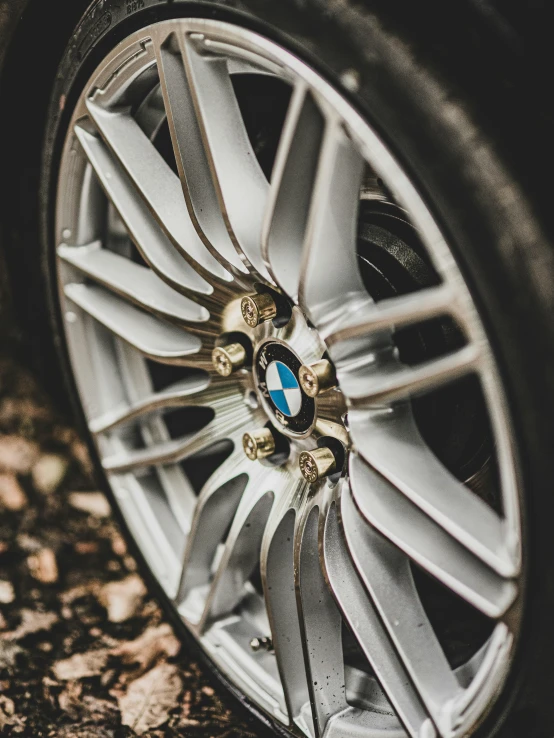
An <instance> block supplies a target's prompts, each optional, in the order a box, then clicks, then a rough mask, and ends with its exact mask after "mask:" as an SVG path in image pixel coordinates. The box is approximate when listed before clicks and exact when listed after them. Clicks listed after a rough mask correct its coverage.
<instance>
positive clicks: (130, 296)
mask: <svg viewBox="0 0 554 738" xmlns="http://www.w3.org/2000/svg"><path fill="white" fill-rule="evenodd" d="M58 256H60V258H61V259H63V261H65V262H66V263H67V264H71V265H72V266H74V267H75V268H77V269H78V270H79V271H80V272H82V273H83V274H85V275H86V276H87V277H90V278H91V279H93V280H94V281H95V282H98V283H99V284H101V285H102V286H103V287H106V288H107V289H109V290H111V291H112V292H115V293H116V294H117V295H120V296H121V297H124V298H125V299H127V300H129V301H130V302H133V303H135V305H138V306H139V307H141V308H143V309H144V310H146V311H147V312H149V313H152V314H153V315H156V316H158V317H160V318H164V319H166V320H169V321H171V322H173V323H176V324H177V325H182V326H186V327H187V329H188V332H189V333H193V334H204V333H206V330H207V327H208V326H210V327H211V328H212V332H214V330H215V328H214V326H213V325H212V324H210V323H209V322H208V320H209V317H210V314H209V312H208V311H207V310H206V308H203V307H202V306H200V305H198V304H197V303H195V302H193V301H192V300H189V299H188V298H187V297H185V296H184V295H180V294H179V293H178V292H175V290H173V289H171V287H169V286H168V285H167V284H166V282H164V281H163V280H162V279H160V278H159V277H158V276H157V275H156V274H155V273H154V272H153V271H152V270H151V269H148V268H147V267H143V266H140V264H135V262H133V261H131V260H130V259H126V258H125V257H123V256H119V255H118V254H116V253H115V252H113V251H108V250H107V249H103V248H101V246H100V243H99V242H95V243H93V244H89V245H87V246H64V245H62V246H59V247H58Z"/></svg>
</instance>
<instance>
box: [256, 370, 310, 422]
mask: <svg viewBox="0 0 554 738" xmlns="http://www.w3.org/2000/svg"><path fill="white" fill-rule="evenodd" d="M265 381H266V384H267V391H268V392H269V397H270V399H271V402H272V403H273V404H274V405H275V407H276V408H277V409H278V410H280V411H281V412H282V413H283V415H286V416H287V417H289V418H292V417H294V416H295V415H298V413H299V412H300V408H301V407H302V390H301V389H300V385H299V384H298V380H297V379H296V377H295V376H294V374H293V373H292V371H291V369H289V368H288V366H287V365H286V364H283V362H282V361H272V362H271V364H270V365H269V366H268V367H267V369H266V372H265Z"/></svg>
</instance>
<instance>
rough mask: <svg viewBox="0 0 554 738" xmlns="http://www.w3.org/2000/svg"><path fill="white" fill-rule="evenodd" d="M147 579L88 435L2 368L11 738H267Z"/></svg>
mask: <svg viewBox="0 0 554 738" xmlns="http://www.w3.org/2000/svg"><path fill="white" fill-rule="evenodd" d="M136 569H137V567H136V564H135V561H134V560H133V558H132V557H131V556H130V555H129V554H128V553H127V550H126V546H125V542H124V540H123V538H122V537H121V534H120V532H119V530H118V527H117V525H116V524H115V522H114V520H113V519H112V518H111V514H110V508H109V504H108V502H107V500H106V498H105V497H104V496H103V495H102V494H101V493H100V492H98V491H95V490H94V486H93V483H92V481H91V476H90V469H89V460H88V456H87V452H86V449H85V447H84V446H83V444H82V442H81V441H80V439H79V438H78V436H77V434H76V432H75V431H74V430H73V429H72V428H70V427H67V426H66V425H64V424H63V423H62V422H61V421H60V419H59V417H57V415H56V413H55V412H54V411H53V409H52V407H51V406H50V404H49V402H48V400H47V398H46V397H45V396H44V395H43V393H42V392H41V390H40V388H39V387H38V386H37V384H36V382H35V381H34V380H33V378H32V377H31V376H30V374H29V373H28V372H27V371H26V370H24V369H23V368H22V367H21V366H17V365H15V364H14V363H13V361H12V360H9V359H2V358H0V734H1V735H7V736H12V735H17V736H33V738H40V737H41V736H49V737H50V736H51V737H56V738H108V737H109V738H128V737H129V736H134V735H142V736H150V737H151V738H154V737H156V738H162V737H163V738H167V737H169V736H171V737H172V738H175V737H176V736H187V737H189V736H190V738H209V737H213V738H235V737H236V738H246V736H256V735H258V736H259V735H260V732H259V730H258V731H256V726H255V724H251V722H250V720H249V718H248V717H247V716H245V715H244V713H243V711H242V710H240V709H238V708H236V707H235V705H234V703H233V702H232V701H231V700H230V699H229V698H228V697H226V695H225V693H224V691H223V690H222V689H221V687H218V685H216V684H214V683H213V682H212V681H209V680H208V678H207V675H206V674H205V672H203V671H202V670H201V669H200V668H199V666H198V665H197V664H196V663H195V662H194V661H193V660H191V659H190V658H189V656H188V655H187V653H185V652H184V649H182V648H181V645H180V643H179V641H178V640H177V639H176V637H175V635H174V634H173V631H172V629H171V627H170V625H169V624H168V623H167V622H166V621H165V620H164V617H163V615H162V613H161V611H160V609H159V607H158V606H157V604H156V602H155V601H154V600H153V599H152V598H151V597H150V595H149V592H148V591H147V589H146V586H145V584H144V583H143V581H142V579H141V578H140V576H139V574H138V573H137V570H136Z"/></svg>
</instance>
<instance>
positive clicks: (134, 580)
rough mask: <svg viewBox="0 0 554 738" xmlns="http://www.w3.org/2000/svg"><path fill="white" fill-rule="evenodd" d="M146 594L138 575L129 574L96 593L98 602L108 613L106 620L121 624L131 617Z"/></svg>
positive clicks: (109, 583)
mask: <svg viewBox="0 0 554 738" xmlns="http://www.w3.org/2000/svg"><path fill="white" fill-rule="evenodd" d="M145 594H146V587H145V586H144V582H143V581H142V579H141V578H140V577H139V576H138V574H130V575H129V576H128V577H125V579H121V580H120V581H118V582H108V584H105V585H104V586H103V587H102V588H101V589H100V591H99V592H98V601H99V602H100V604H101V605H103V606H104V607H105V608H106V610H107V611H108V620H110V621H111V622H112V623H122V622H124V621H125V620H128V619H129V618H131V617H133V615H135V614H136V612H137V610H138V609H139V607H140V606H141V604H142V598H143V597H144V595H145Z"/></svg>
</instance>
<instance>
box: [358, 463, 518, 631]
mask: <svg viewBox="0 0 554 738" xmlns="http://www.w3.org/2000/svg"><path fill="white" fill-rule="evenodd" d="M350 478H351V484H352V494H353V496H354V499H355V501H356V505H357V506H358V507H359V509H360V512H361V513H362V515H363V516H364V517H365V519H366V520H367V521H368V522H369V523H371V524H372V525H373V526H374V527H375V528H377V530H379V531H380V532H381V533H382V534H383V535H384V536H386V537H387V538H388V539H389V540H391V541H392V542H393V543H394V544H395V545H396V546H397V547H398V548H400V549H401V550H402V551H404V553H406V554H407V555H408V556H409V557H410V558H411V559H413V560H414V561H415V562H416V563H417V564H419V566H421V567H422V568H423V569H425V570H426V571H427V572H429V573H430V574H431V575H432V576H434V577H436V578H437V579H438V580H439V581H441V582H442V583H443V584H445V585H446V586H447V587H448V588H449V589H451V590H452V591H453V592H455V593H456V594H458V595H459V596H460V597H463V598H464V599H465V600H467V601H468V602H469V603H470V604H471V605H473V606H474V607H476V608H477V609H478V610H480V611H481V612H482V613H484V614H485V615H487V616H488V617H491V618H501V617H502V616H503V615H504V614H505V613H506V611H507V610H508V608H509V607H510V605H511V604H512V603H513V601H514V598H515V596H516V593H517V590H516V587H515V584H514V583H513V582H512V581H511V580H510V579H507V578H504V577H502V576H500V575H499V574H497V573H496V572H495V571H493V570H492V569H491V568H490V567H488V566H487V565H486V564H484V563H483V561H482V560H481V559H479V558H477V557H476V556H475V555H474V554H473V553H472V552H471V551H469V550H468V549H467V548H466V547H465V546H463V545H462V544H461V543H460V542H458V541H457V540H456V539H454V538H452V536H451V535H450V534H449V533H447V532H446V531H445V529H444V528H442V527H441V526H440V525H438V524H437V523H436V522H434V521H433V520H432V519H431V518H430V517H428V516H427V515H426V514H425V513H424V512H422V511H421V510H420V509H419V508H418V507H416V506H415V505H414V504H412V503H411V502H410V501H409V500H408V499H407V498H406V497H405V496H404V494H402V492H399V491H398V490H397V489H395V488H394V487H393V486H392V485H391V484H390V483H389V482H387V480H386V479H384V477H382V476H381V475H380V474H378V473H377V472H375V471H373V470H372V469H370V468H369V467H368V466H367V465H366V464H364V462H363V461H362V460H361V459H360V457H359V456H355V455H352V456H351V459H350Z"/></svg>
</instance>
